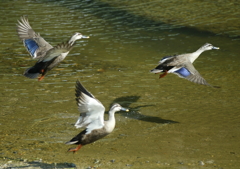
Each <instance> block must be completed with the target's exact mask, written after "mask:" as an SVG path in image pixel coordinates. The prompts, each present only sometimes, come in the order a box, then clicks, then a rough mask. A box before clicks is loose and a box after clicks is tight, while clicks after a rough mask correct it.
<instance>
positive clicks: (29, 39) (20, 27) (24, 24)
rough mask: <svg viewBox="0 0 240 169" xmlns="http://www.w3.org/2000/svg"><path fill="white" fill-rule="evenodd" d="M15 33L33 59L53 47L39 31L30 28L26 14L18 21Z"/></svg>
mask: <svg viewBox="0 0 240 169" xmlns="http://www.w3.org/2000/svg"><path fill="white" fill-rule="evenodd" d="M17 33H18V36H19V38H20V39H21V40H22V41H23V44H24V46H25V47H26V49H27V51H28V52H29V54H30V55H31V57H32V58H33V59H38V58H41V57H43V56H45V54H46V52H47V51H48V50H49V49H51V48H53V47H52V46H51V45H50V44H49V43H48V42H46V41H45V40H44V39H43V38H42V37H41V36H40V34H39V33H36V32H35V31H34V30H33V29H32V27H31V26H30V24H29V22H28V18H27V17H26V16H22V17H21V19H20V21H18V24H17Z"/></svg>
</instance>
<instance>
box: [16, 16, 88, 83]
mask: <svg viewBox="0 0 240 169" xmlns="http://www.w3.org/2000/svg"><path fill="white" fill-rule="evenodd" d="M17 33H18V36H19V38H20V39H21V40H22V41H23V45H24V46H25V47H26V49H27V51H28V52H29V54H30V56H31V57H32V58H33V59H37V60H38V61H37V63H36V64H35V65H34V66H33V67H31V68H28V69H27V70H26V71H25V72H24V76H26V77H28V78H31V79H34V78H37V77H38V76H39V75H40V74H41V76H40V77H39V78H38V81H41V80H42V79H43V78H44V76H45V74H46V73H47V72H48V71H49V70H51V69H52V68H54V67H55V66H56V65H57V64H58V63H60V62H61V61H62V60H64V58H65V57H66V56H67V55H68V53H69V51H70V50H71V49H72V47H73V46H74V44H75V41H76V40H78V39H82V38H89V36H84V35H82V34H81V33H75V34H74V35H73V36H72V37H71V38H70V40H69V41H68V42H67V43H62V44H60V45H57V46H55V47H53V46H52V45H50V44H49V43H48V42H46V41H45V40H44V39H43V38H42V37H41V36H40V34H39V33H36V32H35V31H34V30H33V29H32V27H31V26H30V24H29V22H28V18H27V17H26V16H22V17H21V20H20V21H19V20H18V24H17Z"/></svg>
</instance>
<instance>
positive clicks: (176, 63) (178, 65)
mask: <svg viewBox="0 0 240 169" xmlns="http://www.w3.org/2000/svg"><path fill="white" fill-rule="evenodd" d="M212 49H219V47H214V46H213V45H211V44H209V43H206V44H204V45H203V46H202V47H200V48H199V49H198V50H197V51H196V52H193V53H186V54H181V55H174V56H166V57H163V58H162V59H161V60H160V61H159V63H160V64H159V65H158V66H157V67H156V68H155V69H152V70H151V72H152V73H161V72H163V74H161V75H160V76H159V78H163V77H164V76H166V75H167V73H174V74H176V75H178V76H179V77H181V78H185V79H187V80H189V81H191V82H194V83H197V84H202V85H208V86H211V85H210V84H208V83H207V81H206V80H205V79H204V78H203V77H202V76H201V75H200V73H199V72H198V71H197V70H196V69H195V67H194V66H193V64H192V63H193V62H194V61H195V60H196V59H197V58H198V57H199V55H200V54H201V53H202V52H204V51H207V50H212Z"/></svg>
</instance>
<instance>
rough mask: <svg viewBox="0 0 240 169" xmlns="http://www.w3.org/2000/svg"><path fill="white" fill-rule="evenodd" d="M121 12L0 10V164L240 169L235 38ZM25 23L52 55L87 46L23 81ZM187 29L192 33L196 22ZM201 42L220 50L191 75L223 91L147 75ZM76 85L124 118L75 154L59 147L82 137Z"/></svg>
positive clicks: (25, 5)
mask: <svg viewBox="0 0 240 169" xmlns="http://www.w3.org/2000/svg"><path fill="white" fill-rule="evenodd" d="M196 2H197V1H193V2H192V3H196ZM192 3H191V2H189V4H192ZM120 5H121V4H120ZM130 5H131V4H130ZM139 6H141V7H142V6H144V4H142V5H141V3H140V4H139ZM125 7H126V6H124V5H123V6H122V7H121V6H120V7H119V6H116V5H115V6H114V5H112V4H108V3H106V2H100V1H81V2H80V1H71V2H65V1H51V2H46V1H28V2H25V1H21V0H20V1H8V2H1V10H0V14H1V16H2V17H1V19H0V23H1V26H0V30H1V31H0V36H1V39H0V41H1V43H0V49H1V50H0V56H1V59H0V77H1V81H0V83H1V85H0V89H1V95H0V101H1V111H0V114H1V119H0V126H1V133H0V139H1V147H0V157H1V160H2V161H3V162H2V163H4V162H6V160H9V159H14V160H16V159H27V160H28V161H42V162H43V163H45V164H54V165H57V164H60V163H64V162H66V163H74V164H76V165H77V167H78V168H87V167H89V166H94V167H98V168H201V167H202V165H203V164H204V167H205V168H214V167H217V168H228V169H229V168H236V167H237V166H239V165H240V162H239V161H240V159H239V157H240V155H239V154H240V147H239V139H240V134H239V129H240V123H239V111H240V107H239V82H240V81H239V78H238V77H239V72H238V70H239V64H238V63H239V56H238V55H239V52H240V49H239V38H238V36H235V35H234V36H232V35H230V34H229V33H228V30H227V29H223V30H222V31H221V32H222V33H215V32H214V31H209V30H207V29H205V30H204V31H199V30H198V29H196V28H191V27H189V26H188V25H187V24H184V22H182V24H181V26H179V24H176V25H174V24H173V23H167V22H165V21H164V20H162V22H161V23H160V22H159V21H156V20H154V19H151V18H148V15H147V14H144V12H142V15H145V17H143V16H139V13H141V10H140V9H142V8H140V7H139V10H138V13H137V14H134V10H133V11H132V12H131V11H130V10H129V8H130V7H131V6H129V7H128V8H127V7H126V8H125ZM174 7H176V6H174V5H172V8H174ZM135 8H138V6H136V7H134V9H135ZM146 8H147V6H146ZM176 8H177V7H176ZM149 9H152V8H151V6H149ZM213 12H214V13H216V14H217V11H213ZM152 13H154V11H153V12H152ZM224 13H226V14H225V15H226V17H231V16H232V14H229V15H227V14H228V13H227V11H225V12H224ZM171 14H172V16H174V12H173V13H171ZM22 15H28V17H29V21H30V24H31V26H32V27H33V29H34V30H35V31H36V32H39V33H41V36H43V37H44V38H45V39H46V40H47V41H48V42H50V43H51V44H52V45H57V44H58V43H60V42H62V41H67V40H68V38H70V36H71V35H72V34H74V33H75V32H81V33H82V34H84V35H89V36H90V39H84V40H80V41H78V42H77V45H76V46H75V48H74V49H73V50H72V51H71V53H70V54H69V55H68V57H67V58H66V59H65V60H64V61H63V62H62V63H61V64H60V65H59V66H58V67H57V68H55V69H53V70H52V71H51V72H49V73H48V74H47V76H46V78H45V79H44V80H43V81H41V82H38V81H37V80H36V79H34V80H32V79H27V78H25V77H24V76H23V75H22V73H23V72H24V70H25V69H26V68H28V67H30V66H32V65H33V64H34V63H35V61H33V60H31V59H30V57H29V55H28V53H27V51H26V50H25V49H24V47H23V45H22V42H21V41H20V40H19V39H18V37H17V33H16V23H17V20H18V19H19V18H20V16H22ZM216 16H218V15H216ZM234 17H235V16H234ZM186 18H187V20H189V19H190V18H189V17H186ZM183 19H184V18H183ZM230 19H231V18H230ZM192 22H193V23H194V25H196V27H197V25H198V20H195V21H192ZM206 22H207V20H206ZM209 22H210V20H209ZM211 22H212V21H211ZM225 25H226V26H225V27H226V28H227V27H229V25H227V23H225ZM223 27H224V26H223ZM199 29H200V28H199ZM201 29H202V28H201ZM225 30H226V31H225ZM223 35H224V36H223ZM236 35H237V33H236ZM206 42H208V43H212V44H213V45H215V46H219V47H220V50H218V51H216V50H214V51H206V52H204V53H203V54H202V55H201V56H200V57H199V58H198V59H197V60H196V61H195V63H194V65H195V67H196V68H197V70H198V71H199V72H200V73H201V75H202V76H203V77H204V78H205V79H206V80H207V81H208V82H209V83H210V84H213V85H217V86H221V88H220V89H215V88H211V87H206V86H202V85H197V84H193V83H191V82H189V81H187V80H184V79H180V78H178V77H177V76H176V75H173V74H171V75H168V76H166V77H165V78H163V79H161V80H159V79H158V75H155V74H150V73H149V70H151V69H152V68H154V67H155V66H156V65H157V63H158V61H159V60H160V59H161V58H162V57H163V56H166V55H172V54H181V53H187V52H193V51H195V50H197V49H198V48H199V47H200V46H202V45H203V44H204V43H206ZM77 79H79V80H80V81H81V82H82V83H83V85H84V86H85V87H86V88H87V89H88V90H89V91H90V92H91V93H92V94H94V95H95V97H97V98H98V99H99V100H100V101H101V102H102V103H103V104H104V106H105V107H106V109H107V110H108V109H109V107H110V105H111V104H112V103H114V102H118V103H120V104H121V105H122V106H124V107H128V108H130V112H128V113H124V112H120V113H117V114H116V120H117V125H116V129H115V130H114V132H113V133H111V134H110V135H109V136H107V137H105V138H104V139H102V140H99V141H97V142H95V143H93V144H91V145H87V146H85V147H83V148H82V149H81V150H80V151H79V152H78V153H76V154H71V153H67V152H66V151H67V150H68V148H70V146H67V145H65V144H64V143H65V142H66V141H68V140H69V139H71V138H72V137H73V136H75V135H76V134H77V133H78V132H79V131H80V130H77V129H75V128H74V126H73V125H74V123H75V121H76V120H77V118H78V115H79V112H78V110H77V106H76V103H75V98H74V97H75V95H74V94H75V82H76V80H77ZM40 159H41V160H40ZM50 166H51V165H50Z"/></svg>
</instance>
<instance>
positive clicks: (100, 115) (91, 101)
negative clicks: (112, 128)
mask: <svg viewBox="0 0 240 169" xmlns="http://www.w3.org/2000/svg"><path fill="white" fill-rule="evenodd" d="M76 101H77V105H78V109H79V111H80V117H79V118H78V120H77V122H76V124H75V126H76V128H81V127H86V128H87V133H86V134H88V133H91V131H92V130H94V129H100V128H102V127H103V126H104V112H105V108H104V106H103V105H102V103H101V102H100V101H98V100H97V99H96V98H95V97H94V96H93V95H92V94H91V93H90V92H88V91H87V90H86V89H85V88H84V87H83V85H82V84H81V83H80V81H77V82H76Z"/></svg>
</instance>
